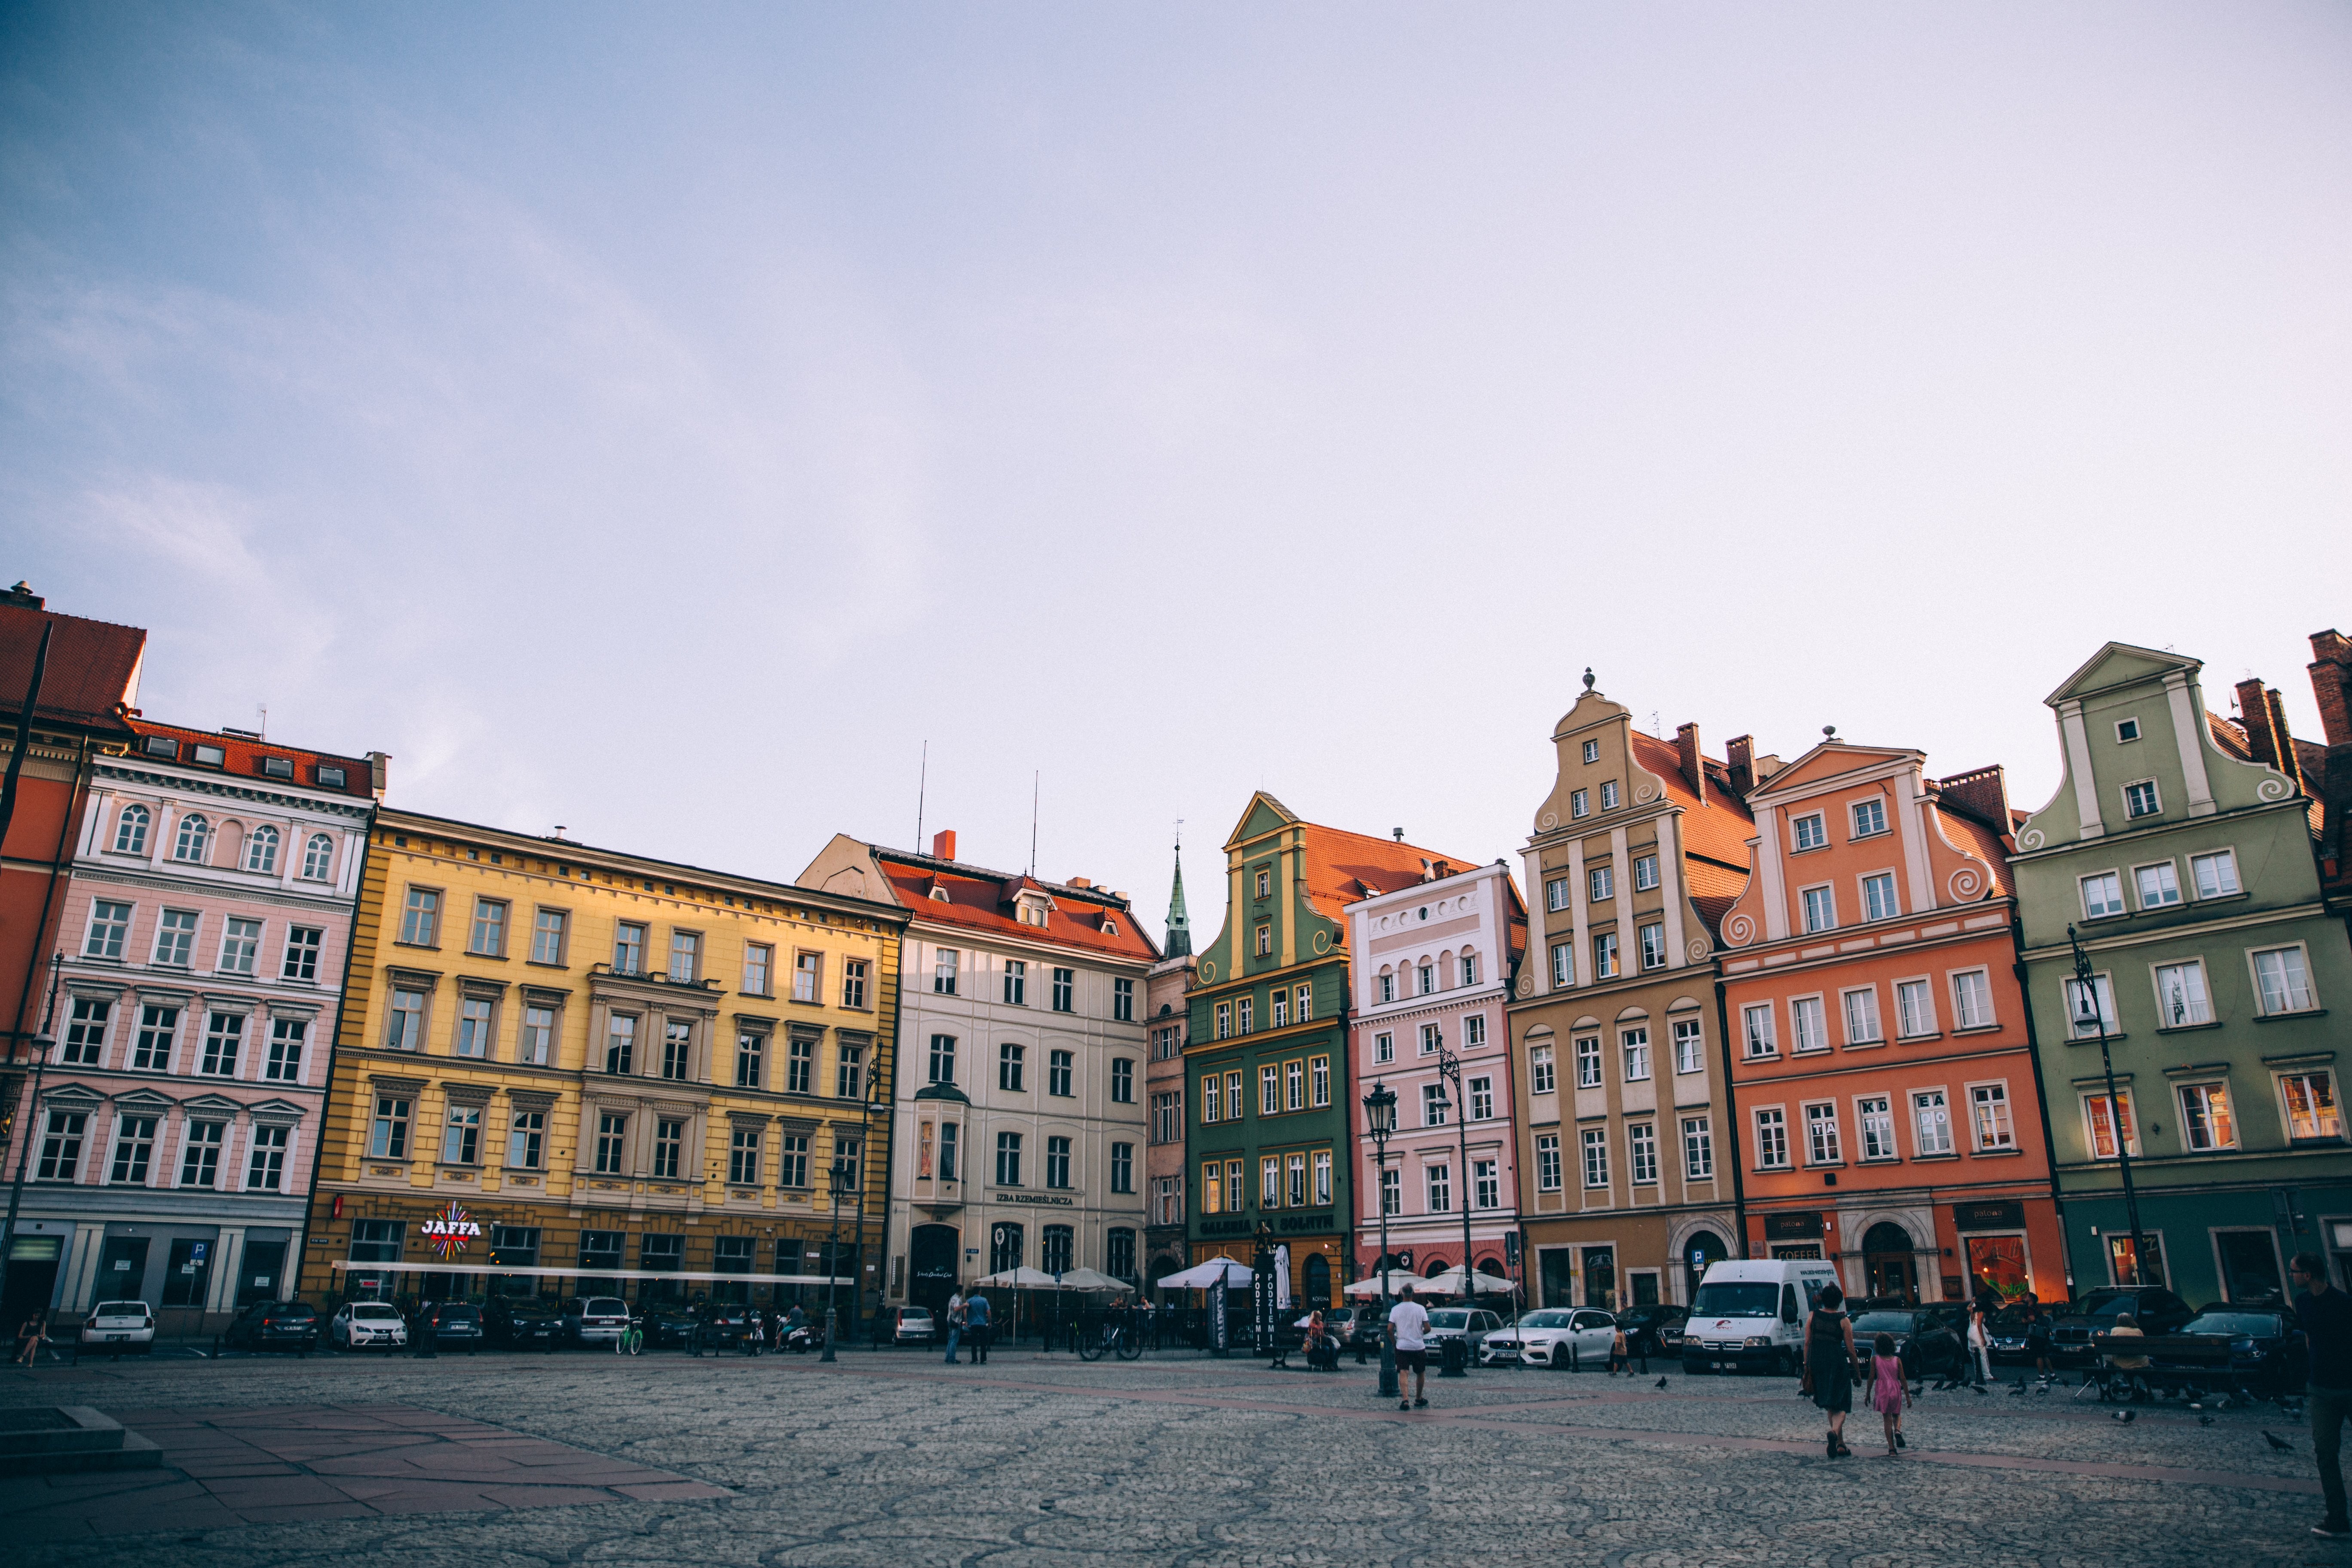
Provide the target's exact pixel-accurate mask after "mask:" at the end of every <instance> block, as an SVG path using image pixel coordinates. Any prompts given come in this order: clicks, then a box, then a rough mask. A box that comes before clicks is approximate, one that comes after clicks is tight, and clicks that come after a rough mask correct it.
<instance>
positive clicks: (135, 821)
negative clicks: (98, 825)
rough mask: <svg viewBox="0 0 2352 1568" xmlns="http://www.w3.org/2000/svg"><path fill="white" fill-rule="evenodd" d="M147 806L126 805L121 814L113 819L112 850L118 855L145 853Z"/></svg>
mask: <svg viewBox="0 0 2352 1568" xmlns="http://www.w3.org/2000/svg"><path fill="white" fill-rule="evenodd" d="M147 822H148V816H147V808H146V807H145V806H143V805H126V806H124V807H123V808H122V815H121V816H119V817H117V818H115V820H114V852H115V853H116V854H118V855H144V854H146V853H147Z"/></svg>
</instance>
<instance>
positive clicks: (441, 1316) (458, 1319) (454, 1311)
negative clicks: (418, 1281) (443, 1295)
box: [409, 1301, 489, 1355]
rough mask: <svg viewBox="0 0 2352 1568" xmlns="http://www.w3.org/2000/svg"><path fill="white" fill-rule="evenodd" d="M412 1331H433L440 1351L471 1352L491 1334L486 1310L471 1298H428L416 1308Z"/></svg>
mask: <svg viewBox="0 0 2352 1568" xmlns="http://www.w3.org/2000/svg"><path fill="white" fill-rule="evenodd" d="M409 1331H410V1332H411V1333H412V1334H431V1335H432V1336H433V1348H434V1349H435V1350H436V1351H446V1350H461V1351H464V1352H467V1354H468V1355H470V1354H472V1353H473V1352H476V1351H478V1350H479V1349H481V1348H482V1342H484V1341H485V1340H487V1339H488V1337H489V1336H488V1333H487V1332H486V1331H484V1330H483V1327H482V1310H481V1309H480V1308H479V1307H477V1306H475V1305H474V1304H473V1303H472V1302H470V1301H427V1302H425V1304H424V1305H422V1306H420V1307H418V1308H417V1309H416V1317H415V1321H412V1322H411V1323H410V1324H409Z"/></svg>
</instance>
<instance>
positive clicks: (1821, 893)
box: [1797, 882, 1838, 936]
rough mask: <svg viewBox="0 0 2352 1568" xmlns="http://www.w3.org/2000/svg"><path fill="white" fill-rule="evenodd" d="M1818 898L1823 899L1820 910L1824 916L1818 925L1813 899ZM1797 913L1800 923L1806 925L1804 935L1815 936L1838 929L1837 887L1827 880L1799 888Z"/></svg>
mask: <svg viewBox="0 0 2352 1568" xmlns="http://www.w3.org/2000/svg"><path fill="white" fill-rule="evenodd" d="M1816 898H1819V899H1820V900H1821V904H1820V912H1821V915H1822V921H1821V923H1820V924H1818V925H1816V924H1814V923H1813V915H1814V910H1815V906H1814V903H1813V900H1815V899H1816ZM1797 915H1798V921H1799V923H1800V924H1801V925H1802V926H1803V927H1804V931H1803V932H1802V933H1801V934H1803V935H1806V936H1814V935H1818V934H1819V933H1821V932H1822V931H1835V930H1837V926H1838V919H1837V889H1835V888H1833V887H1832V886H1831V885H1830V884H1829V883H1827V882H1817V883H1815V884H1814V885H1813V886H1811V887H1810V888H1800V889H1797Z"/></svg>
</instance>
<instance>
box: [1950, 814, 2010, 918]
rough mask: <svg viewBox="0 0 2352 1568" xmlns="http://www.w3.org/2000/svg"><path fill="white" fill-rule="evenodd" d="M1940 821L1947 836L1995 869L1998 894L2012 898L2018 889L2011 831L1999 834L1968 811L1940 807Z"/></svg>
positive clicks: (1993, 876)
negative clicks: (2012, 864) (2013, 871)
mask: <svg viewBox="0 0 2352 1568" xmlns="http://www.w3.org/2000/svg"><path fill="white" fill-rule="evenodd" d="M1936 820H1937V822H1938V823H1940V824H1942V826H1943V829H1944V837H1945V838H1946V839H1948V840H1949V841H1950V842H1951V843H1953V844H1955V845H1957V846H1958V847H1960V848H1962V849H1965V850H1967V851H1968V852H1969V854H1971V855H1973V856H1975V857H1976V858H1979V860H1982V861H1983V862H1984V863H1985V864H1986V865H1988V866H1990V867H1991V868H1992V885H1993V891H1994V892H1995V894H1997V895H1998V896H2000V897H2001V898H2008V897H2009V896H2011V894H2013V893H2014V892H2016V891H2017V888H2016V885H2015V884H2014V883H2013V882H2012V881H2011V879H2010V875H2009V851H2010V842H2011V841H2010V837H2009V836H2008V835H2007V834H2005V833H1995V832H1994V831H1993V830H1992V829H1991V828H1990V827H1987V826H1985V825H1984V824H1983V823H1981V822H1979V821H1978V820H1977V819H1976V818H1975V817H1973V816H1968V815H1967V814H1966V813H1964V812H1958V811H1940V810H1939V811H1937V813H1936Z"/></svg>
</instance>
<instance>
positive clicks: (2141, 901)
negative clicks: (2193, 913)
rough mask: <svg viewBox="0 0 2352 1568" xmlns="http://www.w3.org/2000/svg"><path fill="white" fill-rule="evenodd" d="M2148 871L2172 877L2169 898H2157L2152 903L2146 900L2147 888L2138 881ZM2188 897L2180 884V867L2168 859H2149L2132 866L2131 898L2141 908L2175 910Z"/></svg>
mask: <svg viewBox="0 0 2352 1568" xmlns="http://www.w3.org/2000/svg"><path fill="white" fill-rule="evenodd" d="M2150 871H2160V872H2162V873H2164V874H2165V875H2166V876H2168V877H2170V878H2171V879H2172V897H2171V898H2169V899H2162V898H2159V899H2158V900H2157V901H2156V902H2155V903H2152V904H2151V903H2149V902H2148V901H2147V887H2146V886H2145V885H2144V884H2143V883H2142V882H2141V881H2140V878H2141V877H2143V876H2144V875H2146V874H2147V873H2148V872H2150ZM2188 897H2189V894H2188V891H2187V889H2183V888H2182V887H2181V885H2180V868H2179V865H2177V864H2176V863H2174V862H2173V861H2171V860H2168V859H2167V860H2149V861H2147V862H2145V863H2144V864H2141V865H2137V866H2135V867H2133V868H2132V898H2133V900H2135V901H2137V903H2138V905H2139V907H2140V908H2141V909H2143V910H2177V909H2179V907H2180V906H2181V905H2182V904H2183V903H2184V902H2186V901H2187V900H2188Z"/></svg>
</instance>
